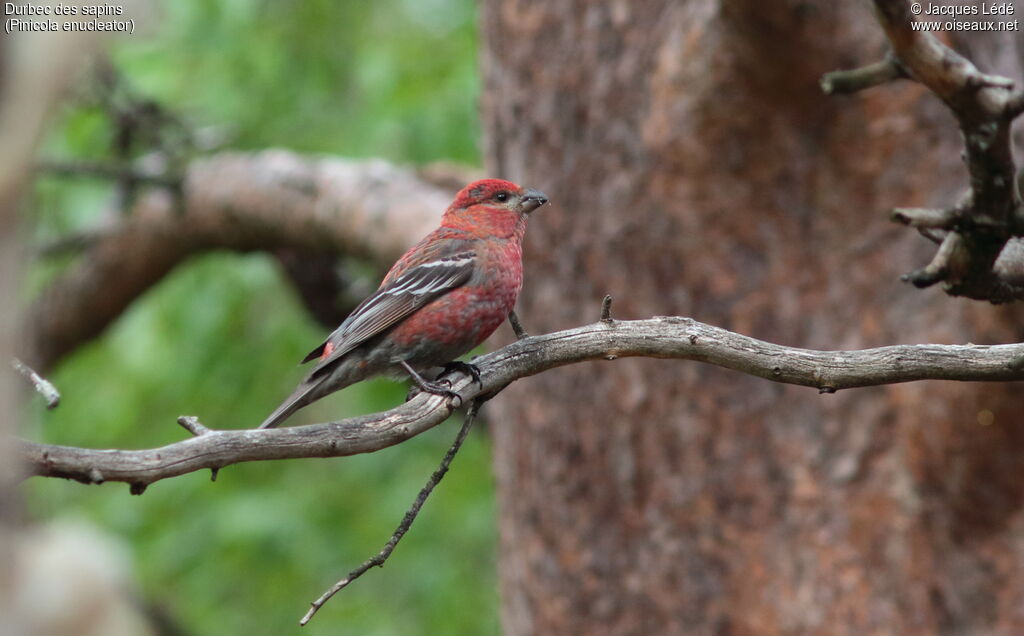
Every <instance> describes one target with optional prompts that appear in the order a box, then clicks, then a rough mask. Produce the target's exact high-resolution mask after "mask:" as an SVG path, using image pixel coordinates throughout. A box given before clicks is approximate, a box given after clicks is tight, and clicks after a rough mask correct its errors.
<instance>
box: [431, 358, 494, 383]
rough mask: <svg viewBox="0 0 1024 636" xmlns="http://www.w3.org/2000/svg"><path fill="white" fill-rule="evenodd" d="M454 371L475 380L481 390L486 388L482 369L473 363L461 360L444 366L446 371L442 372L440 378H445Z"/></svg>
mask: <svg viewBox="0 0 1024 636" xmlns="http://www.w3.org/2000/svg"><path fill="white" fill-rule="evenodd" d="M453 371H461V372H463V373H465V374H466V375H468V376H470V377H471V378H473V381H474V382H476V385H477V386H478V387H480V388H481V389H482V388H484V382H483V380H481V379H480V367H478V366H476V365H475V364H473V363H471V362H462V361H461V360H453V361H451V362H449V363H448V364H446V365H444V369H442V370H441V375H440V376H438V377H444V376H446V375H448V374H449V373H451V372H453Z"/></svg>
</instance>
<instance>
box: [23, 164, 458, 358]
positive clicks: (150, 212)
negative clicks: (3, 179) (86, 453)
mask: <svg viewBox="0 0 1024 636" xmlns="http://www.w3.org/2000/svg"><path fill="white" fill-rule="evenodd" d="M451 195H452V193H451V192H450V191H447V190H443V189H440V188H438V187H435V186H433V185H431V183H430V182H428V181H425V180H423V179H421V178H419V177H418V176H417V175H416V174H415V173H414V172H413V171H412V170H409V169H404V168H400V167H396V166H394V165H392V164H389V163H387V162H384V161H380V160H369V161H358V162H357V161H345V160H342V159H334V158H326V157H322V158H309V157H302V156H300V155H297V154H294V153H291V152H286V151H282V150H269V151H265V152H260V153H256V154H242V153H223V154H218V155H215V156H212V157H209V158H206V159H203V160H199V161H196V162H193V163H192V164H191V165H190V166H189V169H188V171H187V173H186V175H185V180H184V184H183V186H182V191H181V199H180V202H178V203H176V202H175V198H174V196H171V195H170V194H168V193H167V192H161V191H149V192H147V193H144V194H142V195H141V196H139V197H138V201H137V203H136V204H135V207H134V208H133V210H132V213H131V214H130V215H128V216H127V217H126V218H125V219H124V220H123V221H122V222H121V223H120V224H118V225H116V226H114V227H113V228H111V229H109V230H107V231H106V232H104V233H102V234H98V235H93V236H90V240H89V243H88V244H87V251H86V252H85V254H84V255H83V257H82V259H81V260H80V261H79V262H77V263H76V264H75V266H74V267H71V268H69V269H68V270H67V271H65V272H64V273H63V274H62V275H60V276H59V277H58V278H57V279H55V280H54V281H53V282H52V283H51V284H50V285H49V286H48V287H47V288H46V289H45V290H44V291H43V293H42V294H40V296H39V297H38V298H37V299H36V300H35V302H34V303H33V305H32V307H31V308H30V310H29V312H28V315H27V320H26V323H25V325H26V326H25V328H24V331H25V333H26V334H27V337H26V339H25V342H26V347H27V350H25V351H21V352H19V353H20V355H21V357H22V359H24V360H25V362H26V363H28V364H29V365H31V366H32V367H33V368H35V369H38V370H40V371H43V372H45V371H46V370H47V369H50V368H52V367H53V365H54V364H55V363H56V362H57V361H58V360H60V359H61V357H63V356H64V355H66V354H68V353H70V352H71V351H73V350H74V349H75V348H76V347H78V346H79V345H80V344H82V343H84V342H86V341H88V340H90V339H91V338H93V337H95V336H97V335H98V334H99V333H101V332H102V331H103V330H104V329H105V328H106V327H107V325H109V324H110V323H111V322H112V321H113V320H114V319H116V318H117V317H118V316H119V315H120V314H121V312H122V311H124V310H125V308H127V307H128V305H130V304H131V303H132V301H134V300H135V299H136V298H137V297H138V296H139V295H140V294H142V293H143V292H144V291H146V290H147V289H149V288H150V287H151V286H152V285H154V284H155V283H157V282H158V281H159V280H160V279H161V278H162V277H163V276H164V275H165V274H167V273H168V272H170V271H171V270H172V269H173V268H174V267H175V266H177V265H178V264H179V263H181V262H183V261H184V260H186V259H187V258H188V257H189V256H191V255H193V254H195V253H198V252H201V251H206V250H214V249H228V250H238V251H255V250H261V251H272V250H276V249H280V248H288V249H292V250H300V251H309V252H311V253H314V252H315V253H324V252H329V253H334V254H343V253H344V254H351V255H352V256H354V257H359V258H364V259H367V260H371V261H374V262H380V263H383V264H387V263H390V262H392V261H393V260H394V259H395V258H396V257H397V256H398V255H399V254H401V253H402V251H403V250H404V249H405V248H406V247H407V246H409V245H412V244H413V243H415V242H416V241H417V240H419V239H420V237H421V236H423V235H424V234H426V233H427V232H428V231H430V230H431V229H433V227H434V226H435V225H436V224H437V221H438V218H439V216H440V214H441V211H442V210H444V209H445V207H446V206H447V205H448V201H449V200H450V199H451Z"/></svg>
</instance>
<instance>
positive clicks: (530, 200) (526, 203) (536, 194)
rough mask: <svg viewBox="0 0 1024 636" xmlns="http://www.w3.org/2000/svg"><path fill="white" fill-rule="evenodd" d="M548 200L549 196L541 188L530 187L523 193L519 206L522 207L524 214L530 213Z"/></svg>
mask: <svg viewBox="0 0 1024 636" xmlns="http://www.w3.org/2000/svg"><path fill="white" fill-rule="evenodd" d="M547 202H548V196H547V195H546V194H544V193H543V192H541V191H540V190H534V189H533V188H530V189H529V190H527V191H526V192H524V193H523V198H522V200H521V201H520V202H519V207H520V208H521V209H522V211H523V213H524V214H529V213H530V212H533V211H534V210H536V209H537V208H539V207H540V206H542V205H544V204H545V203H547Z"/></svg>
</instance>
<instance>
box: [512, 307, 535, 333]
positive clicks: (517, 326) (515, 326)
mask: <svg viewBox="0 0 1024 636" xmlns="http://www.w3.org/2000/svg"><path fill="white" fill-rule="evenodd" d="M508 323H509V324H510V325H512V331H514V332H515V334H516V339H517V340H522V339H523V338H529V337H530V334H528V333H526V329H523V323H521V322H519V316H517V315H516V312H515V310H514V309H513V310H512V311H510V312H508Z"/></svg>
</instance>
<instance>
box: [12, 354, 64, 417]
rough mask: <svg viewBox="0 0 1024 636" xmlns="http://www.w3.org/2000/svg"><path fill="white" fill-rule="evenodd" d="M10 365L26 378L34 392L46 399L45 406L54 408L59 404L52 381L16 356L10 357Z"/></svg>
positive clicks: (58, 392) (58, 394)
mask: <svg viewBox="0 0 1024 636" xmlns="http://www.w3.org/2000/svg"><path fill="white" fill-rule="evenodd" d="M11 366H13V367H14V368H15V370H16V371H18V372H19V373H21V374H22V375H23V376H25V377H26V378H28V380H29V382H31V383H32V386H34V387H35V389H36V392H38V393H39V395H41V396H43V399H44V400H46V408H48V409H55V408H57V406H58V405H59V404H60V391H58V390H57V387H55V386H54V385H53V383H52V382H50V381H49V380H47V379H46V378H44V377H43V376H41V375H39V374H38V373H36V372H35V371H33V370H32V368H31V367H29V366H28V365H27V364H25V363H24V362H22V361H21V360H19V359H17V358H12V359H11Z"/></svg>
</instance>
